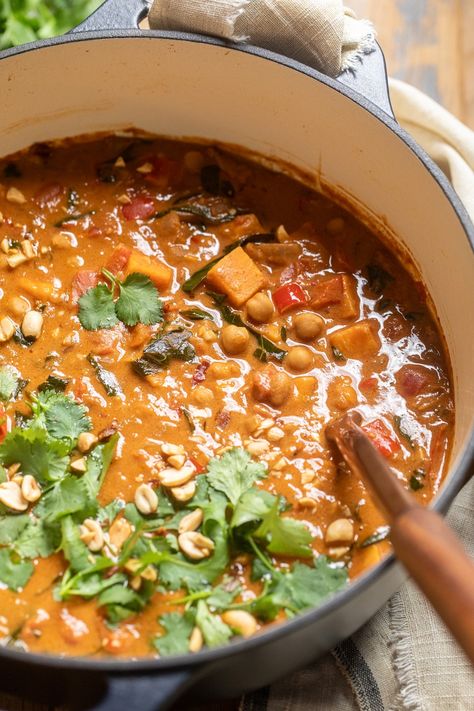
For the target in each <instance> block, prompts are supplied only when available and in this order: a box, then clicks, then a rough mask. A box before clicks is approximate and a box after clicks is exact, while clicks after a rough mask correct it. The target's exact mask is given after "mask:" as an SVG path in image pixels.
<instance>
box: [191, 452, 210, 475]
mask: <svg viewBox="0 0 474 711" xmlns="http://www.w3.org/2000/svg"><path fill="white" fill-rule="evenodd" d="M189 461H190V462H191V464H194V466H195V467H196V474H202V473H203V471H205V470H206V467H205V466H204V465H203V464H201V462H199V461H198V460H197V459H196V457H193V456H192V455H191V456H190V457H189Z"/></svg>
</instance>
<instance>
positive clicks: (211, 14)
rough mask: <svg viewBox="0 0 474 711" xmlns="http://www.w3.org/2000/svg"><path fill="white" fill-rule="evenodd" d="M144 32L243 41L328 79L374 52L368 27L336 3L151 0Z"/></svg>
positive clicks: (307, 0)
mask: <svg viewBox="0 0 474 711" xmlns="http://www.w3.org/2000/svg"><path fill="white" fill-rule="evenodd" d="M148 20H149V23H150V27H151V28H152V29H161V30H177V31H183V32H197V33H199V34H204V35H213V36H215V37H220V38H221V39H224V40H231V41H233V42H247V43H248V44H253V45H256V46H257V47H263V48H265V49H269V50H272V51H274V52H279V53H280V54H284V55H286V56H287V57H291V58H292V59H296V60H298V61H299V62H303V64H307V65H309V66H311V67H314V68H315V69H319V70H320V71H322V72H324V73H325V74H327V75H328V76H332V77H334V76H337V75H338V74H339V73H340V72H341V71H343V70H345V69H348V68H351V67H354V68H355V67H356V66H357V65H358V63H359V61H360V59H361V57H362V56H363V55H364V54H366V53H368V52H371V51H372V49H373V48H374V42H375V38H374V31H373V28H372V25H371V24H370V22H367V21H366V20H357V19H356V18H355V17H354V15H353V13H352V12H351V11H350V10H347V9H346V8H344V6H343V3H342V0H155V2H154V3H153V4H152V6H151V8H150V12H149V15H148Z"/></svg>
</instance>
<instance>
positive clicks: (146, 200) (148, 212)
mask: <svg viewBox="0 0 474 711" xmlns="http://www.w3.org/2000/svg"><path fill="white" fill-rule="evenodd" d="M154 212H155V203H154V202H153V199H152V198H151V197H146V196H144V195H142V196H139V197H136V198H133V200H132V202H130V203H128V205H122V214H123V216H124V217H125V219H126V220H146V219H147V217H151V216H152V215H153V213H154Z"/></svg>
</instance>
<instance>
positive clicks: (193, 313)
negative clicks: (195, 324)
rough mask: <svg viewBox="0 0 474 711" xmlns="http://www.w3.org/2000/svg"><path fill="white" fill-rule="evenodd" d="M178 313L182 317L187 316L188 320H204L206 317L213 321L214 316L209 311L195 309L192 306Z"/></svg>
mask: <svg viewBox="0 0 474 711" xmlns="http://www.w3.org/2000/svg"><path fill="white" fill-rule="evenodd" d="M179 313H180V315H181V316H184V318H187V319H189V320H190V321H204V320H206V319H207V320H209V321H214V317H213V315H212V314H211V313H210V312H209V311H203V310H202V309H197V308H194V307H193V308H192V309H184V310H183V311H180V312H179Z"/></svg>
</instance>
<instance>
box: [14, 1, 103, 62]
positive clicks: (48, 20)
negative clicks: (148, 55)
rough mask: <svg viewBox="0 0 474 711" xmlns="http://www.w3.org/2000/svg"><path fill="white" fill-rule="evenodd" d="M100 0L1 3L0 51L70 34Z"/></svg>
mask: <svg viewBox="0 0 474 711" xmlns="http://www.w3.org/2000/svg"><path fill="white" fill-rule="evenodd" d="M100 3H101V0H68V2H64V0H4V2H3V3H1V4H0V50H1V49H6V48H7V47H12V46H15V45H18V44H24V43H25V42H33V41H34V40H35V39H44V38H46V37H53V36H55V35H62V34H64V33H65V32H68V31H69V30H70V29H72V28H73V27H74V26H75V25H77V24H79V23H80V22H82V21H83V20H84V19H85V18H86V17H87V16H88V15H90V14H91V13H92V12H93V11H94V10H95V9H96V8H97V7H98V6H99V5H100Z"/></svg>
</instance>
